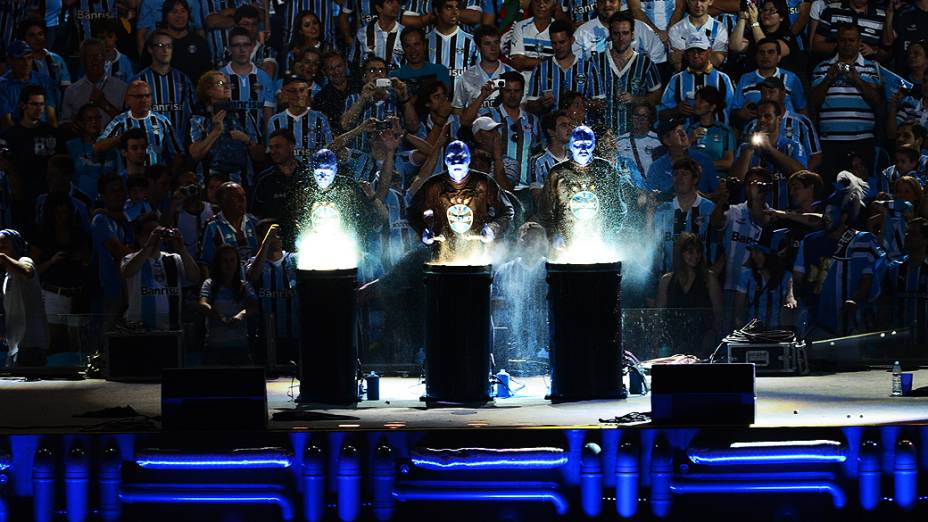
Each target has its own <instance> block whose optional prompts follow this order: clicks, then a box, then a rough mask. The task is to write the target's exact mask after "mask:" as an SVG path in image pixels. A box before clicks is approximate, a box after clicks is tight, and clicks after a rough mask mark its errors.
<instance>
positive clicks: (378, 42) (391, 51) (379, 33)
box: [351, 19, 403, 68]
mask: <svg viewBox="0 0 928 522" xmlns="http://www.w3.org/2000/svg"><path fill="white" fill-rule="evenodd" d="M402 32H403V24H401V23H399V22H394V23H393V27H392V28H390V30H389V31H384V30H383V29H382V28H381V27H380V24H379V23H378V22H377V19H374V20H373V21H371V22H370V23H369V24H367V25H365V26H364V27H361V28H360V29H358V34H357V35H356V36H355V39H354V48H353V50H352V52H351V57H352V61H353V63H355V64H358V65H360V64H362V63H363V62H364V60H366V59H367V57H368V56H370V55H372V54H373V55H374V56H377V57H379V58H382V59H384V60H385V61H386V62H387V67H388V68H395V67H399V66H400V65H402V64H403V46H402V45H401V43H400V34H402Z"/></svg>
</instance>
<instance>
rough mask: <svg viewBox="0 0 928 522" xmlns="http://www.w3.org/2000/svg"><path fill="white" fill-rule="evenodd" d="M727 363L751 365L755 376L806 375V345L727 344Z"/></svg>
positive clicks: (789, 343) (791, 343)
mask: <svg viewBox="0 0 928 522" xmlns="http://www.w3.org/2000/svg"><path fill="white" fill-rule="evenodd" d="M727 344H728V346H727V358H726V360H727V362H730V363H751V364H753V365H754V371H755V372H756V373H757V375H806V374H808V373H809V358H808V356H807V355H806V343H804V342H802V341H799V342H785V343H759V344H758V343H737V342H729V343H727Z"/></svg>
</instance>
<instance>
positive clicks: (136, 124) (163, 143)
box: [98, 111, 184, 165]
mask: <svg viewBox="0 0 928 522" xmlns="http://www.w3.org/2000/svg"><path fill="white" fill-rule="evenodd" d="M132 128H139V129H142V130H144V131H145V134H146V135H147V136H148V164H149V165H159V164H167V163H168V162H169V160H170V159H171V158H173V157H174V155H175V154H177V153H179V152H181V151H183V150H184V149H183V148H182V146H181V141H180V140H179V139H178V136H177V134H176V132H175V130H174V126H173V125H171V120H169V119H167V117H165V116H162V115H161V114H158V113H157V112H154V111H148V115H146V116H145V117H143V118H136V117H134V116H132V113H131V111H126V112H124V113H122V114H119V115H117V116H116V117H115V118H113V119H112V120H110V123H109V124H108V125H107V126H106V128H105V129H103V133H102V134H101V135H100V137H99V138H98V141H102V140H105V139H107V138H112V137H115V136H120V135H122V134H123V133H124V132H126V131H127V130H129V129H132ZM120 164H122V163H121V162H120Z"/></svg>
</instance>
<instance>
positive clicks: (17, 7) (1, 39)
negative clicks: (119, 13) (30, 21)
mask: <svg viewBox="0 0 928 522" xmlns="http://www.w3.org/2000/svg"><path fill="white" fill-rule="evenodd" d="M28 15H29V4H28V3H26V2H8V1H5V2H0V50H2V51H3V53H4V56H6V47H7V46H8V45H9V44H10V42H11V41H13V34H14V33H15V31H16V27H17V26H18V25H19V23H20V22H22V21H23V20H25V19H26V17H27V16H28ZM88 34H89V33H88Z"/></svg>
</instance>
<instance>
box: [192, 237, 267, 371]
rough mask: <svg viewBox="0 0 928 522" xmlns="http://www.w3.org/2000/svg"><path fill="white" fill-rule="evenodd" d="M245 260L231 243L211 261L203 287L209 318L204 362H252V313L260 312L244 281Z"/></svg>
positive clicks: (204, 308)
mask: <svg viewBox="0 0 928 522" xmlns="http://www.w3.org/2000/svg"><path fill="white" fill-rule="evenodd" d="M241 269H242V262H241V258H240V257H239V252H238V250H236V248H235V247H234V246H232V245H221V246H219V247H218V248H217V249H216V251H215V258H214V259H213V261H212V263H211V264H210V269H209V272H210V274H211V277H210V278H209V279H207V280H206V281H204V282H203V287H202V288H201V289H200V299H199V306H198V308H199V309H200V312H201V313H202V314H203V315H204V316H206V318H207V330H206V332H207V333H206V346H205V347H204V350H203V362H204V363H205V364H208V365H209V364H223V365H240V364H249V363H251V362H252V361H251V355H250V353H249V343H248V342H249V337H248V323H247V319H248V318H249V316H254V315H257V314H258V313H259V309H258V297H257V295H255V291H254V288H253V287H252V286H251V283H249V282H247V281H243V280H242V275H241Z"/></svg>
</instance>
